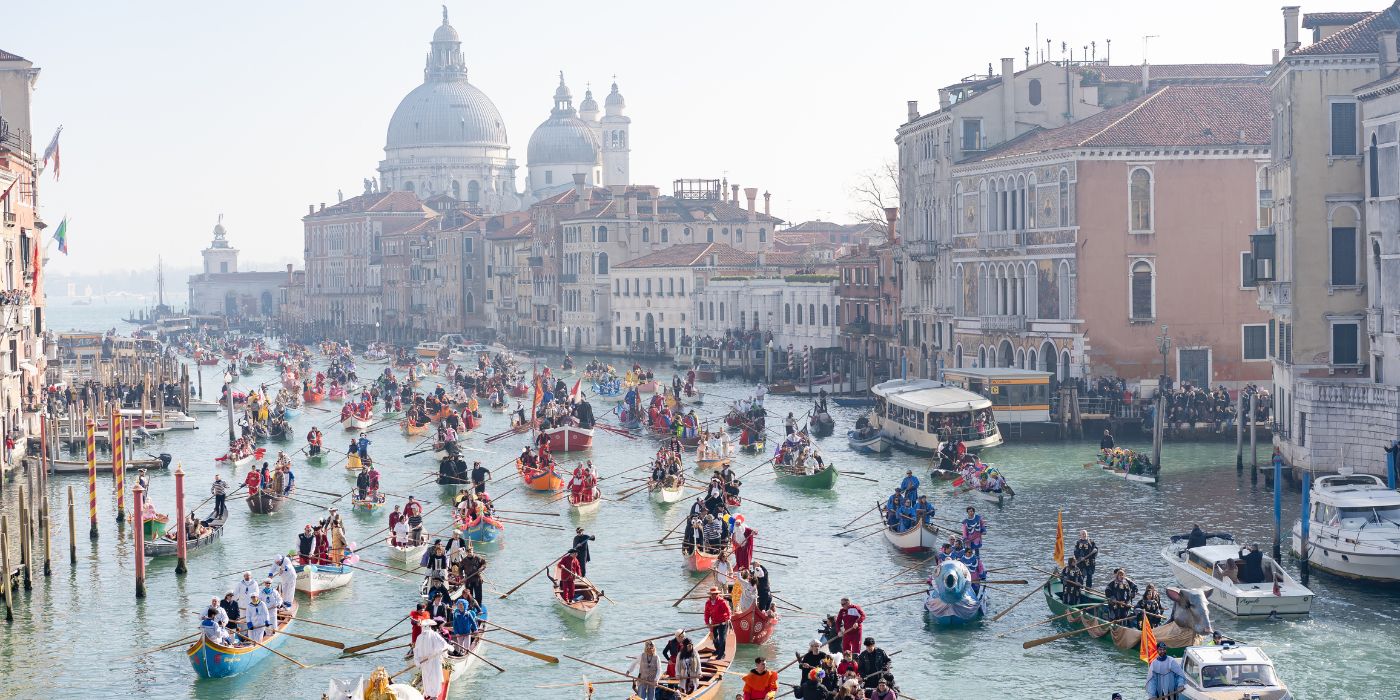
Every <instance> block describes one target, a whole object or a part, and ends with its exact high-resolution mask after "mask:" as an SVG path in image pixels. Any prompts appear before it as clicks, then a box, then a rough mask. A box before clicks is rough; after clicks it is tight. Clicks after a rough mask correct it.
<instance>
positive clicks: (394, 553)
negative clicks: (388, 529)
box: [389, 542, 428, 568]
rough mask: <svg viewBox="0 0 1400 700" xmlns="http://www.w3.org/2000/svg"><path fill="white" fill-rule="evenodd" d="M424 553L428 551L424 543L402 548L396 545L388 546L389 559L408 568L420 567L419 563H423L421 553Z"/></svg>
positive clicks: (426, 544)
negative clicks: (406, 565)
mask: <svg viewBox="0 0 1400 700" xmlns="http://www.w3.org/2000/svg"><path fill="white" fill-rule="evenodd" d="M426 551H428V543H427V542H424V543H423V544H415V545H409V546H403V547H401V546H399V545H396V544H390V545H389V559H391V560H393V561H397V562H403V563H404V564H408V566H409V568H417V567H418V566H421V564H420V562H422V561H423V552H426Z"/></svg>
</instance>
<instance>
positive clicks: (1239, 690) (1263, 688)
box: [1180, 645, 1293, 700]
mask: <svg viewBox="0 0 1400 700" xmlns="http://www.w3.org/2000/svg"><path fill="white" fill-rule="evenodd" d="M1181 667H1182V670H1183V671H1185V672H1186V674H1185V675H1186V687H1185V688H1183V689H1182V691H1181V696H1180V697H1181V699H1182V700H1239V699H1240V698H1246V699H1248V700H1291V698H1292V697H1293V696H1292V694H1290V693H1289V692H1288V686H1287V685H1285V684H1284V682H1283V680H1282V679H1280V678H1279V677H1278V676H1277V675H1276V674H1275V673H1274V662H1273V661H1272V660H1270V659H1269V657H1268V655H1267V654H1265V653H1264V650H1262V649H1260V648H1259V647H1256V646H1249V645H1224V646H1200V647H1186V649H1185V651H1183V652H1182V655H1181Z"/></svg>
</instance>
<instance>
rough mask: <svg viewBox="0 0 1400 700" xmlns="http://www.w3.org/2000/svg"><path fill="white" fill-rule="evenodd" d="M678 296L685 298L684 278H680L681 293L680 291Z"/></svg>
mask: <svg viewBox="0 0 1400 700" xmlns="http://www.w3.org/2000/svg"><path fill="white" fill-rule="evenodd" d="M680 295H681V296H685V278H684V277H682V278H681V291H680Z"/></svg>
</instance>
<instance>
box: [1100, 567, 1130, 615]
mask: <svg viewBox="0 0 1400 700" xmlns="http://www.w3.org/2000/svg"><path fill="white" fill-rule="evenodd" d="M1103 591H1104V594H1105V595H1106V596H1107V600H1108V617H1109V619H1110V620H1114V621H1116V620H1121V619H1123V618H1125V617H1128V616H1129V615H1131V614H1132V608H1133V599H1134V598H1136V597H1137V593H1138V587H1137V584H1136V583H1133V580H1132V579H1130V578H1128V576H1127V574H1126V573H1125V572H1124V571H1123V569H1122V568H1117V569H1114V570H1113V580H1112V581H1109V582H1108V585H1107V586H1104V589H1103Z"/></svg>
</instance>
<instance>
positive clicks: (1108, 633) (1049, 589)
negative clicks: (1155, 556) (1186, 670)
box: [1041, 576, 1212, 656]
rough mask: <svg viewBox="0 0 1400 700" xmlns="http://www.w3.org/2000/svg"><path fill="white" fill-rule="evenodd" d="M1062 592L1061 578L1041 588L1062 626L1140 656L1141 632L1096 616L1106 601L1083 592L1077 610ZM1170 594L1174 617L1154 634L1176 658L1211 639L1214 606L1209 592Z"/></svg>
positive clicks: (1175, 591) (1175, 590) (1177, 590)
mask: <svg viewBox="0 0 1400 700" xmlns="http://www.w3.org/2000/svg"><path fill="white" fill-rule="evenodd" d="M1062 588H1063V584H1061V583H1060V579H1059V577H1058V576H1052V577H1050V578H1049V579H1048V580H1047V581H1046V582H1045V584H1044V585H1043V586H1042V587H1041V592H1042V593H1043V594H1044V595H1045V604H1046V605H1047V606H1049V608H1050V613H1051V614H1052V615H1064V617H1063V618H1061V620H1060V624H1061V625H1064V626H1069V627H1074V628H1077V629H1082V630H1084V631H1085V633H1086V634H1088V635H1089V636H1091V637H1095V638H1100V637H1108V638H1109V640H1110V641H1111V642H1113V646H1115V647H1118V648H1119V649H1123V650H1129V649H1131V650H1132V652H1133V654H1135V655H1136V654H1137V652H1138V646H1139V640H1140V639H1141V638H1142V632H1141V631H1140V630H1138V629H1137V628H1135V627H1125V626H1123V625H1119V624H1116V623H1110V622H1108V621H1107V620H1104V619H1103V618H1101V617H1099V616H1098V615H1096V614H1095V612H1096V611H1098V610H1101V609H1102V608H1103V605H1104V599H1103V598H1102V597H1100V596H1096V595H1093V594H1090V593H1088V592H1082V593H1081V594H1080V597H1081V599H1082V602H1081V603H1079V604H1077V605H1075V606H1070V605H1066V604H1065V602H1064V601H1063V600H1061V599H1060V591H1061V589H1062ZM1166 593H1167V596H1168V597H1170V598H1171V600H1172V602H1173V603H1174V605H1173V606H1172V609H1171V617H1170V618H1169V621H1168V622H1164V623H1162V624H1160V625H1157V626H1154V627H1153V628H1152V633H1153V634H1154V635H1155V636H1156V637H1157V648H1159V649H1166V650H1167V653H1168V654H1170V655H1172V656H1181V655H1182V652H1184V651H1185V650H1186V648H1187V647H1191V646H1196V645H1198V644H1201V643H1203V642H1205V641H1206V640H1208V639H1210V632H1211V629H1212V628H1211V626H1210V610H1209V607H1210V606H1209V605H1208V604H1207V603H1206V594H1205V592H1204V591H1202V590H1200V589H1189V588H1167V589H1166ZM1178 617H1181V619H1183V620H1189V624H1187V625H1182V624H1179V623H1177V622H1175V620H1176V619H1177V618H1178Z"/></svg>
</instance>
